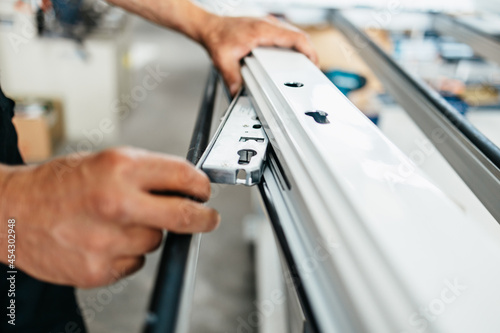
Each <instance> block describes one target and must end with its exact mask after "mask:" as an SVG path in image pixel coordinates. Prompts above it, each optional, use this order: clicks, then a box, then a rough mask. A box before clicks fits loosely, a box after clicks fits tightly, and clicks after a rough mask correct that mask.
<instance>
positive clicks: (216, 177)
mask: <svg viewBox="0 0 500 333" xmlns="http://www.w3.org/2000/svg"><path fill="white" fill-rule="evenodd" d="M268 143H269V140H268V138H267V136H266V133H265V132H264V129H263V128H262V125H261V123H260V121H259V119H258V118H257V114H256V112H255V110H254V108H253V106H252V104H251V103H250V100H249V98H248V97H247V96H243V95H240V96H239V97H237V99H236V101H235V102H234V103H232V104H231V106H230V107H229V110H228V111H227V113H226V115H225V117H224V119H223V120H222V122H221V125H220V126H219V129H218V130H217V133H216V134H215V136H214V138H213V140H212V142H211V143H210V145H209V147H208V148H207V150H206V151H205V154H204V156H203V157H202V166H201V169H202V170H203V171H205V173H206V174H207V175H208V177H209V178H210V181H211V182H212V183H222V184H232V185H236V184H243V185H246V186H252V185H255V184H258V183H259V182H260V179H261V177H262V172H263V170H264V163H265V159H266V151H267V145H268Z"/></svg>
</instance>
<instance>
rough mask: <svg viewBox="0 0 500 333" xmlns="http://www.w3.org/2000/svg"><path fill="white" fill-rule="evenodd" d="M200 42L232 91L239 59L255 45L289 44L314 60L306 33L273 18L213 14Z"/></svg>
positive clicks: (238, 76) (236, 83) (238, 77)
mask: <svg viewBox="0 0 500 333" xmlns="http://www.w3.org/2000/svg"><path fill="white" fill-rule="evenodd" d="M201 42H202V43H203V45H204V46H205V48H206V49H207V50H208V52H209V53H210V56H211V57H212V60H213V62H214V65H215V67H217V69H218V70H219V71H220V72H221V74H222V76H223V77H224V81H225V82H226V84H227V85H228V87H229V89H230V91H231V93H232V94H233V95H234V94H235V93H236V92H237V91H238V89H239V88H240V87H241V84H242V78H241V74H240V60H241V59H242V58H243V57H245V56H246V55H248V54H249V53H250V52H251V51H252V49H254V48H255V47H257V46H279V47H286V48H293V49H295V50H297V51H299V52H302V53H304V54H305V55H306V56H307V57H309V59H311V60H312V61H313V62H314V63H316V64H317V62H318V57H317V55H316V51H315V50H314V47H313V46H312V44H311V42H310V40H309V37H308V36H307V34H305V33H304V32H302V31H300V30H298V29H297V28H295V27H293V26H291V25H289V24H286V23H284V22H280V21H279V20H277V19H276V18H274V17H272V16H269V17H267V18H261V19H260V18H246V17H221V16H213V17H212V18H211V20H210V21H209V23H208V25H207V26H205V27H204V33H203V36H202V40H201Z"/></svg>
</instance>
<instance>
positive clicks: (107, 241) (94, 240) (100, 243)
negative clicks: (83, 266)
mask: <svg viewBox="0 0 500 333" xmlns="http://www.w3.org/2000/svg"><path fill="white" fill-rule="evenodd" d="M111 245H112V241H111V237H110V236H109V235H106V234H105V233H102V232H99V233H94V235H92V237H90V239H89V242H88V245H87V247H88V251H89V252H91V253H96V254H100V255H102V254H103V253H106V252H108V251H109V250H110V248H111Z"/></svg>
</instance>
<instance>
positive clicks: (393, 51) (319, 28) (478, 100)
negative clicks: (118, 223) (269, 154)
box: [0, 0, 500, 333]
mask: <svg viewBox="0 0 500 333" xmlns="http://www.w3.org/2000/svg"><path fill="white" fill-rule="evenodd" d="M200 4H201V5H202V6H204V7H206V8H207V9H209V10H211V11H213V12H216V13H218V14H221V15H234V16H240V15H252V16H263V15H268V14H273V15H276V16H277V17H279V18H280V19H283V20H286V21H288V22H290V23H292V24H294V25H296V26H298V27H300V28H302V29H304V30H306V31H307V32H308V33H309V34H310V36H311V39H312V41H313V43H314V45H315V46H316V48H317V51H318V53H319V57H320V68H321V69H322V70H323V71H324V73H325V74H326V75H327V76H328V77H329V78H330V79H331V80H332V82H333V83H334V84H335V85H337V87H338V88H339V89H340V90H341V91H342V92H343V93H344V94H346V96H347V97H348V98H349V99H350V100H351V101H352V102H353V103H354V104H355V105H356V106H357V107H358V108H359V109H360V110H361V111H362V112H363V113H364V114H365V115H366V116H367V117H369V118H370V119H371V120H372V121H373V122H374V123H375V124H377V125H378V126H379V128H380V129H381V130H382V131H383V132H384V133H385V135H386V136H387V137H388V138H389V139H390V140H391V141H393V142H394V143H395V144H396V145H397V146H398V147H399V148H400V149H401V150H402V151H403V152H405V153H406V154H407V155H408V156H409V157H410V158H411V159H412V160H413V162H414V163H415V164H416V165H417V166H419V167H420V168H421V169H422V170H423V171H424V172H426V173H427V174H428V176H429V177H430V178H431V179H432V180H433V181H434V182H435V184H436V185H438V186H439V187H440V188H441V189H442V190H443V191H444V192H445V193H446V194H448V195H449V196H450V198H452V199H453V200H454V201H455V202H456V203H457V204H458V205H459V206H460V207H461V208H462V209H463V210H464V211H465V212H466V213H467V215H469V216H470V217H471V219H472V220H473V221H475V223H477V224H478V225H479V226H480V227H481V228H485V229H486V230H487V231H488V232H489V234H491V235H492V237H498V236H500V231H499V228H498V225H497V223H496V222H495V220H494V219H493V218H492V216H491V215H490V214H489V213H488V211H487V210H486V209H485V208H484V207H483V206H482V205H481V203H480V202H479V201H478V199H477V198H476V197H475V196H474V195H473V193H472V192H471V191H470V190H469V188H468V187H467V186H466V185H465V184H464V183H463V181H462V180H461V179H460V178H459V177H458V175H457V174H456V173H455V172H454V171H453V169H452V168H451V167H450V165H448V163H447V162H446V161H445V159H444V158H443V157H442V156H441V155H440V154H439V152H437V151H436V150H435V149H434V148H433V146H432V144H431V143H430V142H429V141H428V140H427V139H426V137H425V136H424V134H423V133H422V132H421V131H420V130H419V129H418V127H417V126H416V125H415V124H414V123H413V122H412V120H411V119H410V118H409V117H408V116H407V115H406V113H405V112H404V106H401V105H398V104H397V103H396V102H395V101H394V99H393V98H392V97H391V95H389V94H388V93H387V91H386V90H385V88H384V86H383V84H382V83H381V82H380V81H379V80H378V79H377V77H376V76H375V75H374V73H373V72H372V70H371V69H370V67H369V66H367V64H366V63H364V61H363V60H362V59H361V58H360V57H359V56H358V55H357V54H356V51H355V50H354V49H353V48H352V46H351V44H350V43H349V41H348V40H346V38H345V37H344V36H343V35H342V34H341V33H340V32H339V31H338V30H337V29H335V27H333V26H331V25H330V24H329V23H328V17H327V10H326V8H341V9H342V10H345V11H346V14H347V15H348V16H349V18H350V19H351V20H352V22H356V24H357V25H358V26H359V27H361V28H362V29H365V30H366V31H368V32H369V36H370V38H371V39H372V40H373V41H374V42H375V43H376V44H377V45H379V46H380V47H381V48H382V49H383V50H384V52H386V54H387V55H388V56H390V57H392V58H393V59H395V60H396V61H397V62H398V63H399V64H401V65H402V66H403V67H404V68H405V69H406V70H407V71H408V72H410V73H412V74H413V75H414V76H415V77H418V78H419V79H420V80H423V81H425V82H426V83H427V84H429V86H431V87H432V88H433V89H434V90H435V91H436V93H438V94H440V95H441V96H443V97H444V98H445V99H446V100H447V101H448V102H449V103H450V104H451V105H452V106H453V107H454V108H456V110H457V111H459V112H460V113H461V114H463V115H464V116H465V117H466V118H467V119H468V120H470V122H471V123H472V124H474V125H475V126H476V127H477V128H478V129H479V130H480V131H481V132H482V133H484V134H485V135H486V136H487V137H488V138H489V139H490V140H492V142H494V143H495V144H496V145H500V130H499V129H500V94H499V91H500V68H499V64H497V63H495V62H493V61H491V60H490V59H486V58H483V57H482V56H480V55H478V54H477V53H476V52H474V50H473V49H472V47H471V46H470V45H467V44H465V43H461V42H459V41H457V40H455V39H454V38H453V37H451V36H449V35H446V34H442V33H439V32H438V31H437V30H436V29H435V21H434V16H433V14H432V13H436V12H442V11H443V12H446V13H449V14H452V15H453V16H454V17H456V18H458V19H460V20H463V21H464V22H467V24H469V25H472V26H473V27H475V29H477V30H479V31H482V32H484V33H487V34H489V35H491V36H496V37H495V38H498V39H500V20H499V16H498V15H500V14H499V13H500V3H499V2H498V1H487V0H477V1H473V0H463V1H447V0H432V1H431V0H423V1H407V0H400V1H397V0H393V1H391V0H388V1H382V0H365V1H345V0H344V1H336V0H310V1H299V0H293V1H286V0H268V1H265V0H262V1H251V0H215V1H210V0H203V1H200ZM65 6H66V7H65ZM210 65H211V63H210V59H209V58H208V55H207V53H206V52H205V50H204V49H203V48H202V47H201V46H200V45H197V44H195V43H194V42H192V41H190V40H188V39H187V38H185V37H184V36H182V35H180V34H178V33H176V32H173V31H169V30H166V29H163V28H161V27H158V26H155V25H153V24H150V23H148V22H146V21H144V20H142V19H140V18H137V17H133V16H131V15H129V14H127V13H125V12H123V11H122V10H120V9H118V8H114V7H111V6H109V5H107V4H106V3H105V2H102V1H97V0H95V1H92V0H84V1H74V2H71V1H69V2H66V1H64V2H60V3H59V4H57V2H56V3H55V5H54V10H51V11H49V12H46V13H42V12H41V11H40V10H38V7H37V1H26V2H20V1H16V0H2V1H1V2H0V80H1V84H2V88H3V90H4V92H5V93H6V95H7V96H10V97H11V98H13V99H15V100H16V102H17V106H16V110H15V118H14V124H15V126H16V128H17V130H18V132H19V146H20V149H21V153H22V155H23V157H24V159H25V160H26V161H27V162H28V163H40V162H43V161H45V160H47V159H50V158H52V157H54V156H58V155H63V154H69V153H85V152H89V151H99V150H101V149H105V148H107V147H112V146H117V145H132V146H136V147H141V148H144V149H149V150H154V151H158V152H164V153H169V154H174V155H178V156H185V155H186V153H187V149H188V144H189V140H190V137H191V133H192V130H193V127H194V121H195V117H196V114H197V112H198V108H199V106H200V102H201V96H202V93H203V89H204V84H205V81H206V78H207V75H208V72H209V69H210ZM224 105H227V102H225V103H224V102H223V101H221V102H220V109H221V112H222V111H223V110H224ZM417 153H418V154H417ZM417 155H418V156H424V158H418V159H417V158H416V156H417ZM412 156H413V157H412ZM253 191H254V190H253V189H249V188H242V187H237V186H235V187H230V186H214V188H213V192H214V197H213V199H212V200H211V202H210V205H211V206H213V207H215V208H217V209H218V210H219V212H220V213H221V216H222V224H221V227H220V229H219V230H217V231H216V232H214V233H211V234H207V235H205V236H204V237H203V241H202V247H201V253H200V259H199V267H198V273H197V281H196V290H195V299H194V308H193V311H192V321H191V327H190V330H191V332H257V331H258V328H256V327H253V326H251V325H245V326H242V324H241V323H242V318H247V317H248V315H249V314H250V313H251V312H252V311H255V306H256V305H255V304H256V299H257V296H256V293H257V292H256V280H257V279H258V277H257V275H256V274H257V273H256V270H255V265H256V263H255V251H254V242H255V238H256V237H258V233H256V231H255V230H256V228H257V227H256V225H258V223H260V222H259V221H261V220H262V219H263V217H262V213H261V212H260V209H259V205H258V202H257V200H256V199H255V198H256V197H257V196H256V194H255V193H254V192H253ZM497 239H498V238H497ZM158 260H159V253H158V252H156V253H153V254H152V255H150V256H149V258H148V261H147V264H146V267H145V268H144V269H143V270H142V271H140V272H139V273H137V274H135V275H133V276H132V277H129V278H127V279H125V280H123V281H121V282H119V283H120V284H122V286H123V288H122V289H121V291H120V292H116V293H112V294H111V293H110V292H109V290H108V289H106V287H105V288H98V289H95V290H80V291H78V296H79V302H80V305H81V307H82V311H83V313H84V316H85V318H86V320H87V324H88V327H89V331H90V332H95V333H97V332H123V333H125V332H139V331H140V328H141V326H142V324H143V322H144V317H145V311H146V308H147V305H148V302H149V299H150V294H151V292H152V284H153V282H154V279H155V276H156V268H157V264H158ZM109 294H110V295H111V296H112V297H111V298H109V297H107V298H105V297H104V296H103V295H109Z"/></svg>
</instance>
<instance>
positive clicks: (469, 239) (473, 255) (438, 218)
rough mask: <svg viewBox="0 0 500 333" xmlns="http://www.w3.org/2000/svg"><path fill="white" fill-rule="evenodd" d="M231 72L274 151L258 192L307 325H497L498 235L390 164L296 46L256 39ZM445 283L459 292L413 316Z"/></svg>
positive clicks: (455, 328) (388, 146) (372, 134)
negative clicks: (238, 69) (239, 77)
mask: <svg viewBox="0 0 500 333" xmlns="http://www.w3.org/2000/svg"><path fill="white" fill-rule="evenodd" d="M242 74H243V78H244V81H245V85H246V88H247V91H248V93H249V96H250V97H251V100H252V103H253V104H254V106H255V108H256V111H257V113H258V115H259V118H260V120H261V122H262V124H263V126H264V129H265V131H266V134H267V136H268V137H269V140H270V143H271V144H272V147H273V151H274V153H272V154H271V155H270V156H271V158H270V160H269V163H268V168H267V169H266V170H265V171H264V178H263V179H264V181H263V182H262V184H261V185H260V189H261V193H262V197H263V199H264V202H265V203H266V207H267V208H268V212H269V214H270V216H271V215H272V216H274V218H273V220H274V221H275V222H274V223H273V226H274V230H275V233H276V235H277V238H278V240H279V241H280V244H281V247H282V250H283V252H284V253H285V256H286V255H287V254H288V255H289V256H290V258H291V259H290V260H287V261H288V265H289V266H291V267H289V269H290V271H291V272H294V273H293V276H292V279H293V280H294V282H298V286H297V287H298V289H299V291H300V290H302V292H299V298H301V299H302V300H301V301H302V306H303V308H304V309H305V311H308V312H309V315H307V314H306V318H308V320H309V321H312V323H311V322H310V323H309V324H312V326H313V330H314V331H319V332H328V333H330V332H333V333H334V332H422V330H426V331H427V332H470V331H471V330H475V331H481V332H483V331H484V332H496V331H498V330H500V320H498V316H497V315H496V314H495V312H494V311H485V309H491V308H498V307H499V306H500V290H499V288H496V287H492V286H495V285H496V281H498V279H499V278H500V267H499V266H498V265H496V262H498V261H499V260H500V245H499V244H498V242H494V241H492V240H491V239H490V238H488V236H487V235H485V234H483V233H482V231H481V230H478V229H477V227H476V226H475V225H474V224H473V223H470V222H469V221H468V220H467V219H466V217H465V216H464V213H463V212H462V211H461V210H460V209H459V208H458V207H457V206H456V205H455V204H454V203H453V202H451V201H450V200H449V198H447V197H446V196H445V195H444V194H443V193H442V192H441V191H440V190H439V189H437V188H436V187H435V186H434V185H432V184H431V182H430V181H429V180H428V179H427V178H426V176H425V175H423V174H422V173H421V172H420V171H418V168H416V169H417V171H415V172H414V173H411V174H405V175H402V174H400V172H399V171H398V170H399V167H400V166H401V165H405V164H406V165H408V164H412V162H411V161H410V160H409V159H408V158H407V157H406V156H405V155H404V154H402V153H401V152H400V151H399V150H398V149H397V148H396V147H395V146H394V145H393V144H392V143H391V142H389V141H388V140H387V139H386V138H385V137H384V135H383V134H382V133H381V132H380V131H379V130H378V128H377V127H376V126H374V125H373V124H372V123H371V122H370V121H369V120H368V119H367V118H366V117H365V116H364V115H363V114H362V113H361V112H359V111H358V110H357V109H356V108H355V107H354V106H353V105H352V104H351V103H350V102H349V101H348V100H347V99H346V98H345V96H344V95H343V94H342V93H341V92H340V91H338V90H337V89H336V87H335V86H334V85H333V84H332V83H331V82H330V81H329V80H328V79H327V78H326V77H325V76H324V75H323V74H322V73H321V72H320V71H319V69H317V68H316V67H315V66H314V65H313V64H312V63H311V62H310V61H309V60H308V59H307V58H306V57H305V56H303V55H301V54H298V53H296V52H293V51H288V50H278V49H265V48H259V49H256V50H254V51H253V54H252V56H249V57H247V58H246V59H245V65H244V66H243V69H242ZM326 120H328V121H326ZM276 221H277V222H276ZM450 233H451V234H452V235H453V236H451V237H450ZM457 258H460V260H457ZM295 275H296V277H297V278H298V279H297V280H295ZM453 283H454V284H455V285H458V286H459V287H458V288H460V287H462V289H461V292H462V291H463V290H464V289H463V288H465V289H466V290H470V292H469V293H467V296H464V297H463V301H462V299H460V300H457V301H456V302H454V304H453V310H451V309H450V311H449V313H450V314H449V315H446V316H442V317H440V318H436V316H433V318H432V319H430V318H429V317H425V313H423V312H422V311H423V310H422V309H428V308H429V307H430V306H433V304H434V303H435V302H434V300H435V299H439V297H441V295H443V293H445V292H448V289H447V288H452V287H450V285H453ZM460 283H462V284H460ZM464 284H465V287H463V286H464ZM443 290H444V291H443ZM463 292H464V293H466V292H465V291H463ZM457 297H458V296H457ZM439 302H440V303H439V304H441V303H442V304H444V303H443V302H444V301H441V300H440V301H439ZM304 305H305V306H304ZM439 311H441V310H439ZM447 314H448V312H447ZM424 326H425V327H424Z"/></svg>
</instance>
